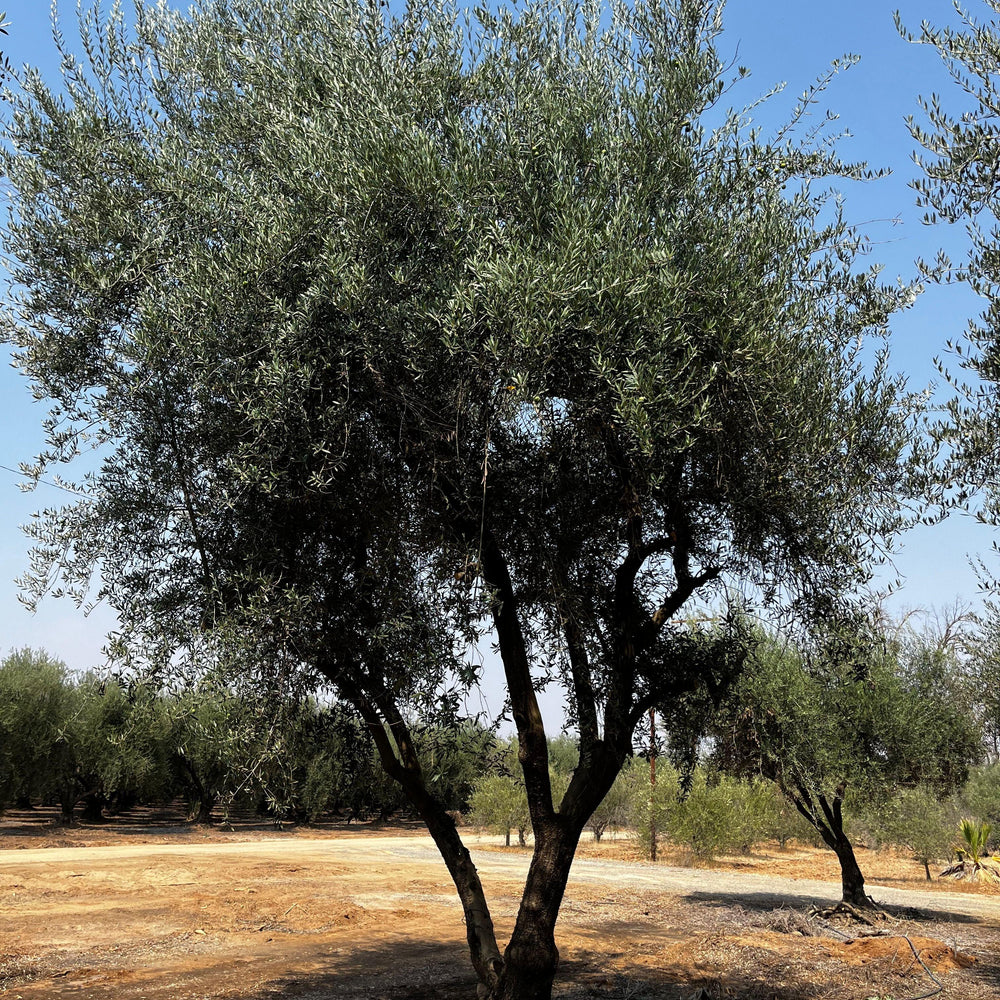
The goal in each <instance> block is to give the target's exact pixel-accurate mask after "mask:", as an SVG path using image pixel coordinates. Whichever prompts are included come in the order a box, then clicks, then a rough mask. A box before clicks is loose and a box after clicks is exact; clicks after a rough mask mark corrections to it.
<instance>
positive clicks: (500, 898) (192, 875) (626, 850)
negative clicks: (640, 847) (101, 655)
mask: <svg viewBox="0 0 1000 1000" xmlns="http://www.w3.org/2000/svg"><path fill="white" fill-rule="evenodd" d="M47 819H48V817H47V816H46V815H45V814H43V813H40V811H37V810H36V811H33V812H32V813H30V814H17V813H13V814H11V813H9V814H8V815H7V817H6V818H5V819H4V820H3V821H2V822H0V996H3V997H4V1000H8V998H9V1000H51V998H56V997H58V998H67V1000H112V998H115V1000H117V998H122V1000H167V998H168V997H169V998H171V1000H174V998H176V1000H202V998H216V997H219V998H231V1000H291V998H313V1000H320V998H338V1000H341V998H343V1000H361V998H365V1000H368V998H372V1000H379V998H386V1000H389V998H392V1000H397V998H403V1000H431V998H434V1000H452V998H455V1000H458V998H462V1000H471V998H472V997H474V996H475V979H474V976H473V975H472V973H471V970H470V967H469V963H468V958H467V953H466V951H465V942H464V925H463V922H462V912H461V908H460V907H459V905H458V903H457V900H456V898H455V894H454V890H453V888H452V887H451V885H450V883H449V882H448V880H447V875H446V873H445V871H444V867H443V865H442V863H441V861H440V860H436V859H435V857H434V852H433V847H432V845H431V844H430V841H429V839H428V838H426V836H425V835H423V834H422V833H421V832H420V830H419V828H417V827H415V826H414V827H412V828H408V827H398V826H397V827H390V828H386V829H382V830H373V829H371V828H367V827H365V826H360V827H359V826H357V825H355V824H352V825H351V826H350V827H345V826H336V825H334V826H329V827H325V828H319V829H309V830H301V831H299V830H288V829H286V830H284V831H277V830H274V829H273V828H268V827H265V826H262V825H260V824H254V823H245V824H242V825H237V826H236V828H235V829H233V830H230V831H223V830H220V829H218V828H217V827H213V828H210V829H206V828H198V827H189V826H180V825H171V823H170V822H169V821H168V820H163V819H161V820H160V821H157V819H156V817H151V816H149V815H142V816H136V817H133V818H132V819H131V820H129V819H126V820H124V821H118V822H117V823H116V824H114V825H102V826H82V825H81V826H79V827H76V828H73V829H69V830H61V829H58V828H53V827H51V826H49V825H48V824H47ZM467 839H468V841H469V843H470V847H471V848H472V850H473V855H474V858H475V860H476V863H477V865H478V866H479V868H480V870H481V872H482V875H483V881H484V884H485V886H486V891H487V894H488V896H489V898H490V902H491V907H492V911H493V917H494V921H495V923H496V924H497V927H498V931H499V932H500V935H501V936H505V935H506V934H509V932H510V929H511V927H512V925H513V920H514V917H515V914H516V908H517V902H518V898H519V896H520V876H521V871H522V870H523V868H524V866H525V865H526V862H527V856H528V853H527V851H525V850H524V849H518V848H511V849H508V850H505V849H503V848H502V847H500V846H499V843H498V841H497V840H496V839H495V838H490V837H477V835H476V834H475V833H474V832H468V838H467ZM686 860H688V859H685V858H683V856H681V855H678V854H667V855H666V856H665V857H664V858H662V859H661V861H660V862H659V863H658V864H657V865H656V866H652V865H649V864H648V863H643V862H641V861H640V860H639V859H638V858H637V856H636V852H635V848H634V845H633V843H632V842H631V841H629V840H628V839H627V838H624V837H623V838H619V839H617V840H609V839H608V838H605V840H604V842H602V843H601V844H593V843H588V844H584V845H582V847H581V852H580V862H581V864H580V865H579V866H578V869H579V870H578V872H577V873H576V877H575V878H574V877H573V876H571V879H570V885H569V888H568V890H567V895H566V900H565V903H564V905H563V910H562V914H561V916H560V922H559V926H558V928H557V940H558V942H559V946H560V951H561V956H562V958H561V965H560V973H559V978H558V981H557V988H556V991H555V994H556V996H557V997H560V998H564V1000H583V998H590V997H598V998H614V1000H644V998H649V1000H653V998H655V1000H660V998H663V1000H687V998H691V997H697V998H698V1000H723V998H735V997H739V998H746V1000H890V998H891V1000H915V998H917V997H929V996H931V995H932V993H933V994H936V995H938V996H943V997H955V998H963V1000H964V998H968V1000H997V998H1000V892H997V891H996V890H992V891H991V890H990V889H988V888H986V887H983V886H967V885H962V884H959V883H954V882H950V881H949V882H941V881H939V880H936V881H934V882H931V883H928V882H927V881H926V880H925V877H924V872H923V869H922V868H921V867H920V866H919V865H916V864H914V863H913V862H910V861H909V860H907V859H906V858H903V857H895V856H892V855H888V854H881V853H880V854H872V853H871V852H866V851H860V852H859V860H860V863H861V866H862V869H863V870H864V871H865V873H866V875H867V877H868V882H869V885H870V886H875V885H877V886H879V887H883V886H884V887H889V888H888V889H886V890H883V891H884V892H890V891H891V890H895V892H892V893H891V895H892V899H893V900H896V901H897V902H895V903H894V904H893V906H892V909H893V910H894V914H895V915H894V918H893V919H892V920H889V921H887V922H885V923H883V924H880V925H879V926H878V927H875V928H869V927H863V926H860V925H856V924H855V925H849V924H846V923H840V922H830V921H822V920H820V919H818V918H816V917H814V916H810V914H809V906H808V904H807V902H805V899H804V896H803V895H802V894H801V893H799V892H798V891H797V889H798V888H801V887H803V886H807V887H808V888H809V893H813V894H816V893H817V885H818V883H815V882H814V881H813V880H816V879H823V880H827V879H828V880H831V881H832V882H836V881H837V867H836V862H835V859H832V856H831V859H828V858H826V857H825V854H824V852H817V851H815V850H812V849H804V848H796V849H793V850H788V851H781V850H779V849H778V848H777V847H776V846H774V847H772V848H771V849H770V850H766V851H762V852H761V853H760V854H758V855H756V856H754V857H750V858H733V859H725V860H723V861H719V862H716V863H715V864H714V865H713V866H712V867H711V868H710V869H693V868H690V867H686V868H685V867H678V865H679V863H683V862H685V861H686ZM762 877H764V878H763V880H762ZM803 880H809V881H803ZM762 886H763V887H766V890H767V891H766V892H765V891H761V888H762ZM809 893H806V895H807V896H808V895H809ZM818 893H819V895H820V896H822V895H824V894H825V895H826V896H827V898H828V899H829V900H830V901H833V900H834V899H835V898H836V896H837V887H836V885H830V886H825V887H824V886H819V889H818ZM928 893H931V895H928ZM873 895H875V896H876V897H878V895H879V891H878V890H877V889H873ZM900 899H901V900H904V901H905V902H906V903H907V904H909V903H910V902H912V904H913V905H905V906H901V905H900V904H899V902H898V900H900ZM938 901H939V902H938ZM939 985H940V986H941V987H942V990H941V991H939V990H938V986H939Z"/></svg>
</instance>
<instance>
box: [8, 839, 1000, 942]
mask: <svg viewBox="0 0 1000 1000" xmlns="http://www.w3.org/2000/svg"><path fill="white" fill-rule="evenodd" d="M467 839H469V841H470V847H471V850H472V852H473V860H474V861H475V863H476V867H477V868H478V869H479V871H480V873H481V874H482V876H483V877H484V878H486V879H490V878H496V877H502V878H503V879H504V880H518V879H523V878H524V876H525V874H526V873H527V870H528V861H529V855H528V853H527V852H524V851H510V852H507V851H499V850H496V849H495V844H494V842H493V841H490V840H489V839H485V840H484V839H483V838H478V844H477V838H475V837H473V838H467ZM483 845H486V846H487V849H485V850H484V849H482V847H483ZM477 846H478V847H479V848H480V849H478V850H477ZM153 857H164V858H165V857H174V858H178V859H183V858H199V857H203V858H208V857H214V858H218V859H219V860H220V861H222V860H224V859H225V858H227V857H233V858H241V859H247V858H251V857H252V858H255V859H259V860H266V859H268V858H274V859H276V860H281V861H289V860H292V859H299V860H303V861H304V860H310V861H313V862H322V861H328V862H329V863H330V864H331V865H335V866H337V867H338V868H341V867H350V868H353V869H355V870H356V871H361V870H364V869H365V868H373V867H379V866H389V867H392V866H394V865H406V866H419V867H422V866H424V865H426V867H427V874H428V875H434V874H437V875H438V876H440V878H441V880H442V881H443V882H446V881H447V875H446V874H445V872H444V869H443V863H442V861H441V856H440V854H438V851H437V848H436V847H435V846H434V842H433V841H432V840H431V838H430V837H429V836H420V835H412V834H410V835H406V836H398V837H393V836H379V837H364V836H352V837H343V838H336V837H335V838H324V839H317V840H310V839H307V838H304V837H296V838H294V839H290V840H268V841H250V842H237V843H205V844H197V843H196V844H137V845H127V846H115V847H50V848H41V849H35V850H15V851H3V850H0V869H2V868H3V867H5V866H11V865H13V866H17V867H20V866H23V865H31V864H36V863H37V864H42V865H49V866H60V867H62V866H65V865H72V864H73V863H74V862H75V861H78V862H80V863H82V864H88V865H89V864H91V863H95V862H108V861H114V860H115V859H119V860H122V861H125V860H133V859H151V858H153ZM570 884H571V885H574V884H586V885H588V886H594V887H604V888H606V889H644V890H652V891H655V892H669V893H676V894H682V895H689V896H692V897H693V898H695V899H703V898H709V897H720V898H731V899H732V900H733V901H734V902H738V901H739V900H740V899H746V900H748V901H750V902H753V903H756V904H760V905H769V906H780V905H782V904H785V905H801V904H809V903H815V904H817V905H820V904H823V905H825V904H829V903H833V902H836V900H837V899H839V897H840V886H839V884H837V883H834V882H828V881H823V880H819V879H802V878H787V877H783V876H780V875H761V874H754V873H750V872H738V871H736V872H734V871H716V870H712V869H696V868H679V867H673V866H668V865H662V864H650V863H643V862H634V861H628V862H623V861H612V860H595V859H591V858H577V859H576V860H575V861H574V862H573V870H572V872H571V874H570ZM868 891H869V894H870V895H871V896H872V897H873V898H874V899H876V901H878V902H880V903H884V904H888V905H892V906H906V907H911V908H916V909H926V910H931V911H938V912H940V913H942V914H948V913H951V914H956V915H964V916H969V917H976V918H979V919H983V920H987V921H990V922H991V923H995V924H996V925H997V926H1000V896H980V895H972V894H970V893H962V892H954V893H949V892H942V891H941V890H936V891H934V892H921V891H920V890H915V889H896V888H893V887H891V886H879V885H878V884H875V883H869V884H868ZM404 895H405V894H404V893H400V896H401V897H402V896H404Z"/></svg>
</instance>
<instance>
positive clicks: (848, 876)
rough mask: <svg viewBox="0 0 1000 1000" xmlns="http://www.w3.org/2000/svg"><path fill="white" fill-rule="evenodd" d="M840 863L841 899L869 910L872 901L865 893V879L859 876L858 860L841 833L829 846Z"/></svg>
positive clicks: (849, 843) (848, 841)
mask: <svg viewBox="0 0 1000 1000" xmlns="http://www.w3.org/2000/svg"><path fill="white" fill-rule="evenodd" d="M831 846H832V847H833V849H834V851H835V852H836V854H837V860H838V861H839V862H840V884H841V890H842V898H843V901H844V902H845V903H850V904H851V906H858V907H863V908H866V909H867V908H870V907H871V906H872V901H871V900H870V899H869V898H868V894H867V893H866V892H865V877H864V875H862V874H861V868H860V867H859V866H858V859H857V858H856V857H855V856H854V847H853V845H852V844H851V842H850V840H848V839H847V837H846V836H844V834H843V831H841V833H840V836H839V837H837V838H836V842H835V843H834V844H831Z"/></svg>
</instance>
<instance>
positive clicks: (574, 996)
mask: <svg viewBox="0 0 1000 1000" xmlns="http://www.w3.org/2000/svg"><path fill="white" fill-rule="evenodd" d="M607 958H608V956H607V955H606V954H605V955H602V954H600V953H599V952H588V951H580V950H577V952H576V953H575V954H574V955H573V956H571V957H569V958H567V959H566V960H564V961H563V962H562V964H561V967H560V970H559V975H558V977H557V980H556V984H555V988H554V990H553V1000H594V998H596V1000H691V998H693V997H697V998H699V1000H732V998H739V1000H816V997H817V996H821V995H833V994H830V993H829V991H830V989H831V986H832V982H831V978H830V972H831V971H833V972H834V974H835V975H837V969H834V970H831V969H826V970H824V972H825V974H824V972H820V973H819V974H818V975H817V974H816V973H817V970H815V969H813V968H812V967H811V966H810V965H809V964H803V965H799V964H798V963H788V962H787V957H786V959H785V961H784V963H783V964H782V965H780V966H777V965H774V964H772V963H769V962H767V961H764V962H762V963H760V964H757V965H744V966H742V967H739V968H727V969H726V970H725V972H723V973H722V974H721V975H718V976H716V975H712V974H709V973H707V972H706V973H705V974H703V975H701V976H698V975H695V976H684V977H683V978H682V977H680V976H678V974H677V973H676V972H675V971H671V970H668V969H658V968H654V967H650V966H649V965H636V966H635V967H634V968H633V969H626V970H625V971H617V970H615V969H609V968H608V967H607ZM844 971H846V970H844ZM998 972H1000V969H998V968H997V967H996V966H989V967H987V968H982V967H977V968H976V969H970V970H965V971H964V972H963V973H962V974H961V977H960V979H961V981H958V980H955V979H950V977H949V979H950V981H949V979H946V980H945V982H946V987H947V988H948V989H956V988H957V991H958V992H954V993H949V994H947V995H954V996H962V997H968V998H970V1000H987V998H990V997H994V996H996V995H997V992H996V990H997V986H998V979H997V975H998ZM855 978H856V979H857V983H856V985H857V987H858V989H860V990H862V992H860V993H857V995H858V996H870V995H872V993H873V992H875V991H881V992H880V993H878V995H886V996H890V995H891V996H912V995H915V994H920V993H922V992H925V987H926V988H931V989H932V988H933V986H932V984H931V983H930V981H929V980H928V979H927V978H926V977H925V976H924V975H923V973H922V972H921V970H919V969H918V968H916V967H912V966H911V967H910V968H909V969H907V970H902V969H900V968H898V967H897V968H895V969H887V970H884V974H882V973H880V972H879V971H878V970H875V969H868V970H866V971H864V972H862V971H861V970H860V969H857V968H855V969H853V970H851V971H850V972H849V973H848V975H847V976H846V977H844V976H841V978H839V979H838V985H840V986H844V985H848V986H853V985H855V983H854V982H853V980H854V979H855ZM848 980H851V982H848ZM864 989H868V992H867V993H866V992H864ZM836 995H840V994H836ZM230 996H232V997H233V998H234V1000H330V998H333V997H336V998H337V1000H474V998H475V997H476V979H475V976H474V975H473V973H472V971H471V969H470V968H469V966H468V958H467V954H466V952H465V951H464V949H461V948H456V947H455V946H454V945H443V944H437V943H434V942H426V941H412V940H410V941H401V942H399V943H398V944H397V945H395V946H392V947H389V948H384V947H383V948H378V949H356V950H352V951H351V952H350V953H349V954H345V953H338V954H333V955H331V956H330V958H329V965H328V966H327V967H326V968H325V969H322V970H314V971H313V972H312V973H310V974H307V975H294V976H289V977H287V978H286V979H284V980H281V981H279V982H272V983H271V984H270V985H269V986H268V987H266V988H264V989H263V990H261V989H259V988H258V989H253V990H250V991H248V992H247V993H245V994H239V993H236V994H230Z"/></svg>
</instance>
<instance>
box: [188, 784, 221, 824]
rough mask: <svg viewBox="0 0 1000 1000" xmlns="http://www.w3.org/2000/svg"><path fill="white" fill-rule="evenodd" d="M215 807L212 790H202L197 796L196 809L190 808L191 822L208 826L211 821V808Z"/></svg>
mask: <svg viewBox="0 0 1000 1000" xmlns="http://www.w3.org/2000/svg"><path fill="white" fill-rule="evenodd" d="M214 808H215V795H214V793H212V792H207V791H205V790H204V789H203V790H202V793H201V795H200V796H199V798H198V808H197V811H195V810H194V809H192V810H191V813H192V814H193V815H192V819H191V822H192V823H196V824H199V825H201V826H208V825H209V824H210V823H211V822H212V810H213V809H214Z"/></svg>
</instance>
